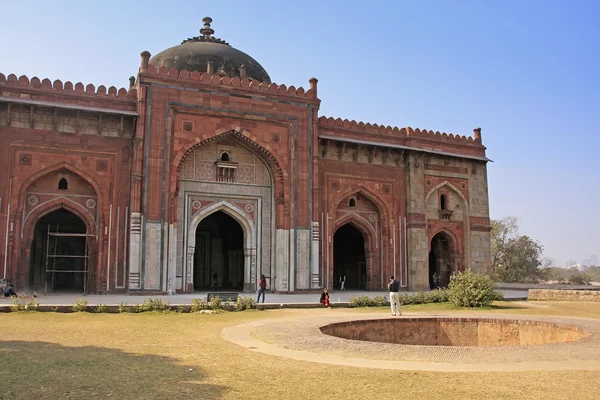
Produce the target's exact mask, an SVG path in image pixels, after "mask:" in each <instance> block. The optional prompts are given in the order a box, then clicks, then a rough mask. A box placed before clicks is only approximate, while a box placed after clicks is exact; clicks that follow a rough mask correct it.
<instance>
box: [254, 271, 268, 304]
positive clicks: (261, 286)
mask: <svg viewBox="0 0 600 400" xmlns="http://www.w3.org/2000/svg"><path fill="white" fill-rule="evenodd" d="M266 290H267V278H266V277H265V275H264V274H262V275H261V276H260V280H259V281H258V298H257V299H256V302H257V303H260V296H261V295H262V302H263V303H264V302H265V291H266Z"/></svg>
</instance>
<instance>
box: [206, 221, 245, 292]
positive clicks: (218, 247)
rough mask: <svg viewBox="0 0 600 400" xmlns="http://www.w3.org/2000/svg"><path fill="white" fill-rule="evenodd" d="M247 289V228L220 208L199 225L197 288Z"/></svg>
mask: <svg viewBox="0 0 600 400" xmlns="http://www.w3.org/2000/svg"><path fill="white" fill-rule="evenodd" d="M209 288H210V289H211V290H217V289H223V290H236V291H237V290H243V289H244V231H243V229H242V227H241V225H240V224H239V222H237V221H236V220H235V219H234V218H232V217H230V216H229V215H228V214H227V213H225V212H223V211H217V212H215V213H212V214H210V215H209V216H208V217H206V218H204V219H203V220H202V221H201V222H200V223H199V224H198V227H197V228H196V250H195V252H194V290H195V291H198V290H207V289H209Z"/></svg>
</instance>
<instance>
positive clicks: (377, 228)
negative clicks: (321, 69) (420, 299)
mask: <svg viewBox="0 0 600 400" xmlns="http://www.w3.org/2000/svg"><path fill="white" fill-rule="evenodd" d="M203 22H204V23H205V24H204V27H203V28H202V29H201V30H200V34H201V35H200V36H197V37H194V38H190V39H187V40H184V41H183V42H182V43H181V44H180V45H178V46H175V47H172V48H170V49H167V50H164V51H163V52H161V53H159V54H157V55H155V56H154V57H153V58H151V55H150V53H148V52H146V51H145V52H143V53H142V54H141V66H140V68H139V72H138V74H137V77H132V78H131V79H130V86H129V89H119V90H117V89H116V88H114V87H110V88H108V89H107V88H106V87H104V86H99V87H95V86H94V85H91V84H90V85H87V86H84V85H83V84H81V83H77V84H72V83H71V82H62V81H59V80H56V81H54V82H51V81H50V80H48V79H39V78H37V77H34V78H31V79H30V78H28V77H26V76H21V77H17V76H16V75H12V74H11V75H8V76H7V75H3V74H0V149H1V150H2V151H1V157H0V212H1V215H0V227H1V229H0V263H1V264H0V265H1V266H2V267H1V268H2V269H0V274H3V276H2V277H3V278H5V279H7V280H9V281H11V282H14V283H16V285H17V288H18V290H26V289H37V290H39V289H41V288H45V290H46V291H60V290H77V291H83V292H86V293H120V292H121V293H125V292H126V293H136V292H144V293H175V292H192V291H195V290H206V289H209V288H215V287H216V288H219V289H228V290H238V291H242V290H244V291H252V290H255V289H256V287H257V282H258V280H259V278H260V275H261V274H264V275H266V277H267V279H268V281H269V284H270V289H272V290H275V291H278V292H293V291H303V290H311V289H318V288H322V287H329V288H333V289H335V288H337V287H339V285H340V280H341V279H342V278H343V277H345V286H346V288H348V289H366V290H378V289H382V288H384V287H385V286H386V284H387V279H388V276H389V275H396V276H397V277H398V278H399V280H400V282H401V284H402V287H403V288H405V289H410V290H416V289H426V288H429V287H431V286H432V285H433V275H434V273H437V274H439V275H440V276H441V282H440V283H441V285H444V284H446V283H447V282H448V279H449V276H450V274H451V273H452V272H453V271H457V270H463V269H465V268H471V269H472V270H474V271H476V272H483V273H485V272H488V271H489V269H490V234H489V231H490V220H489V206H488V183H487V172H486V165H487V162H488V161H489V160H488V159H487V158H486V154H485V150H486V149H485V147H484V146H483V145H482V141H481V131H480V129H479V128H477V129H475V130H474V136H473V137H465V136H460V135H453V134H446V133H439V132H435V133H434V132H431V131H426V130H419V129H412V128H392V127H389V126H387V127H386V126H380V125H377V124H369V123H363V122H355V121H348V120H343V121H342V120H341V119H334V118H327V117H324V116H320V115H319V105H320V102H321V100H320V99H319V97H318V93H317V79H315V78H313V79H310V81H309V82H310V86H309V88H308V90H305V89H303V88H296V87H294V86H289V87H288V86H286V85H278V84H275V83H272V82H271V78H270V77H269V74H268V73H267V71H266V70H265V69H264V68H263V67H262V66H261V65H260V64H259V63H258V62H257V61H256V60H254V59H253V58H252V57H250V56H248V55H247V54H245V53H243V52H241V51H239V50H236V49H235V48H233V47H231V46H230V45H229V44H228V43H226V42H225V41H223V40H221V39H218V38H216V37H214V36H213V34H214V30H213V29H212V28H211V25H210V24H211V22H212V20H211V19H210V18H205V19H204V20H203Z"/></svg>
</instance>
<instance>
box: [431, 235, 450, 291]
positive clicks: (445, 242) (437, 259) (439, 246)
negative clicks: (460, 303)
mask: <svg viewBox="0 0 600 400" xmlns="http://www.w3.org/2000/svg"><path fill="white" fill-rule="evenodd" d="M453 267H454V266H453V262H452V258H451V255H450V243H449V238H448V237H447V236H446V235H445V234H443V233H438V234H437V235H435V236H434V237H433V239H431V251H430V252H429V284H430V287H431V288H432V289H434V288H435V287H438V286H439V287H447V286H448V283H450V275H451V274H452V269H453ZM435 273H437V274H438V275H439V281H438V283H437V284H436V283H435V282H434V279H433V274H435Z"/></svg>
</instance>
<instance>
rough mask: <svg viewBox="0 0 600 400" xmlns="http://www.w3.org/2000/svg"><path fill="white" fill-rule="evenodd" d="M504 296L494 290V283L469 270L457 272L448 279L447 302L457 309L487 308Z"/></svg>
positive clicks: (485, 276) (487, 277) (486, 277)
mask: <svg viewBox="0 0 600 400" xmlns="http://www.w3.org/2000/svg"><path fill="white" fill-rule="evenodd" d="M503 298H504V296H503V295H502V294H501V293H499V292H497V291H495V290H494V282H493V281H492V279H491V278H490V277H489V276H487V275H482V274H476V273H473V272H471V271H469V270H467V271H462V272H457V273H454V274H452V276H451V277H450V284H449V285H448V300H449V301H450V302H451V303H452V304H454V305H455V306H458V307H488V306H490V305H491V304H492V302H493V301H496V300H502V299H503Z"/></svg>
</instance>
